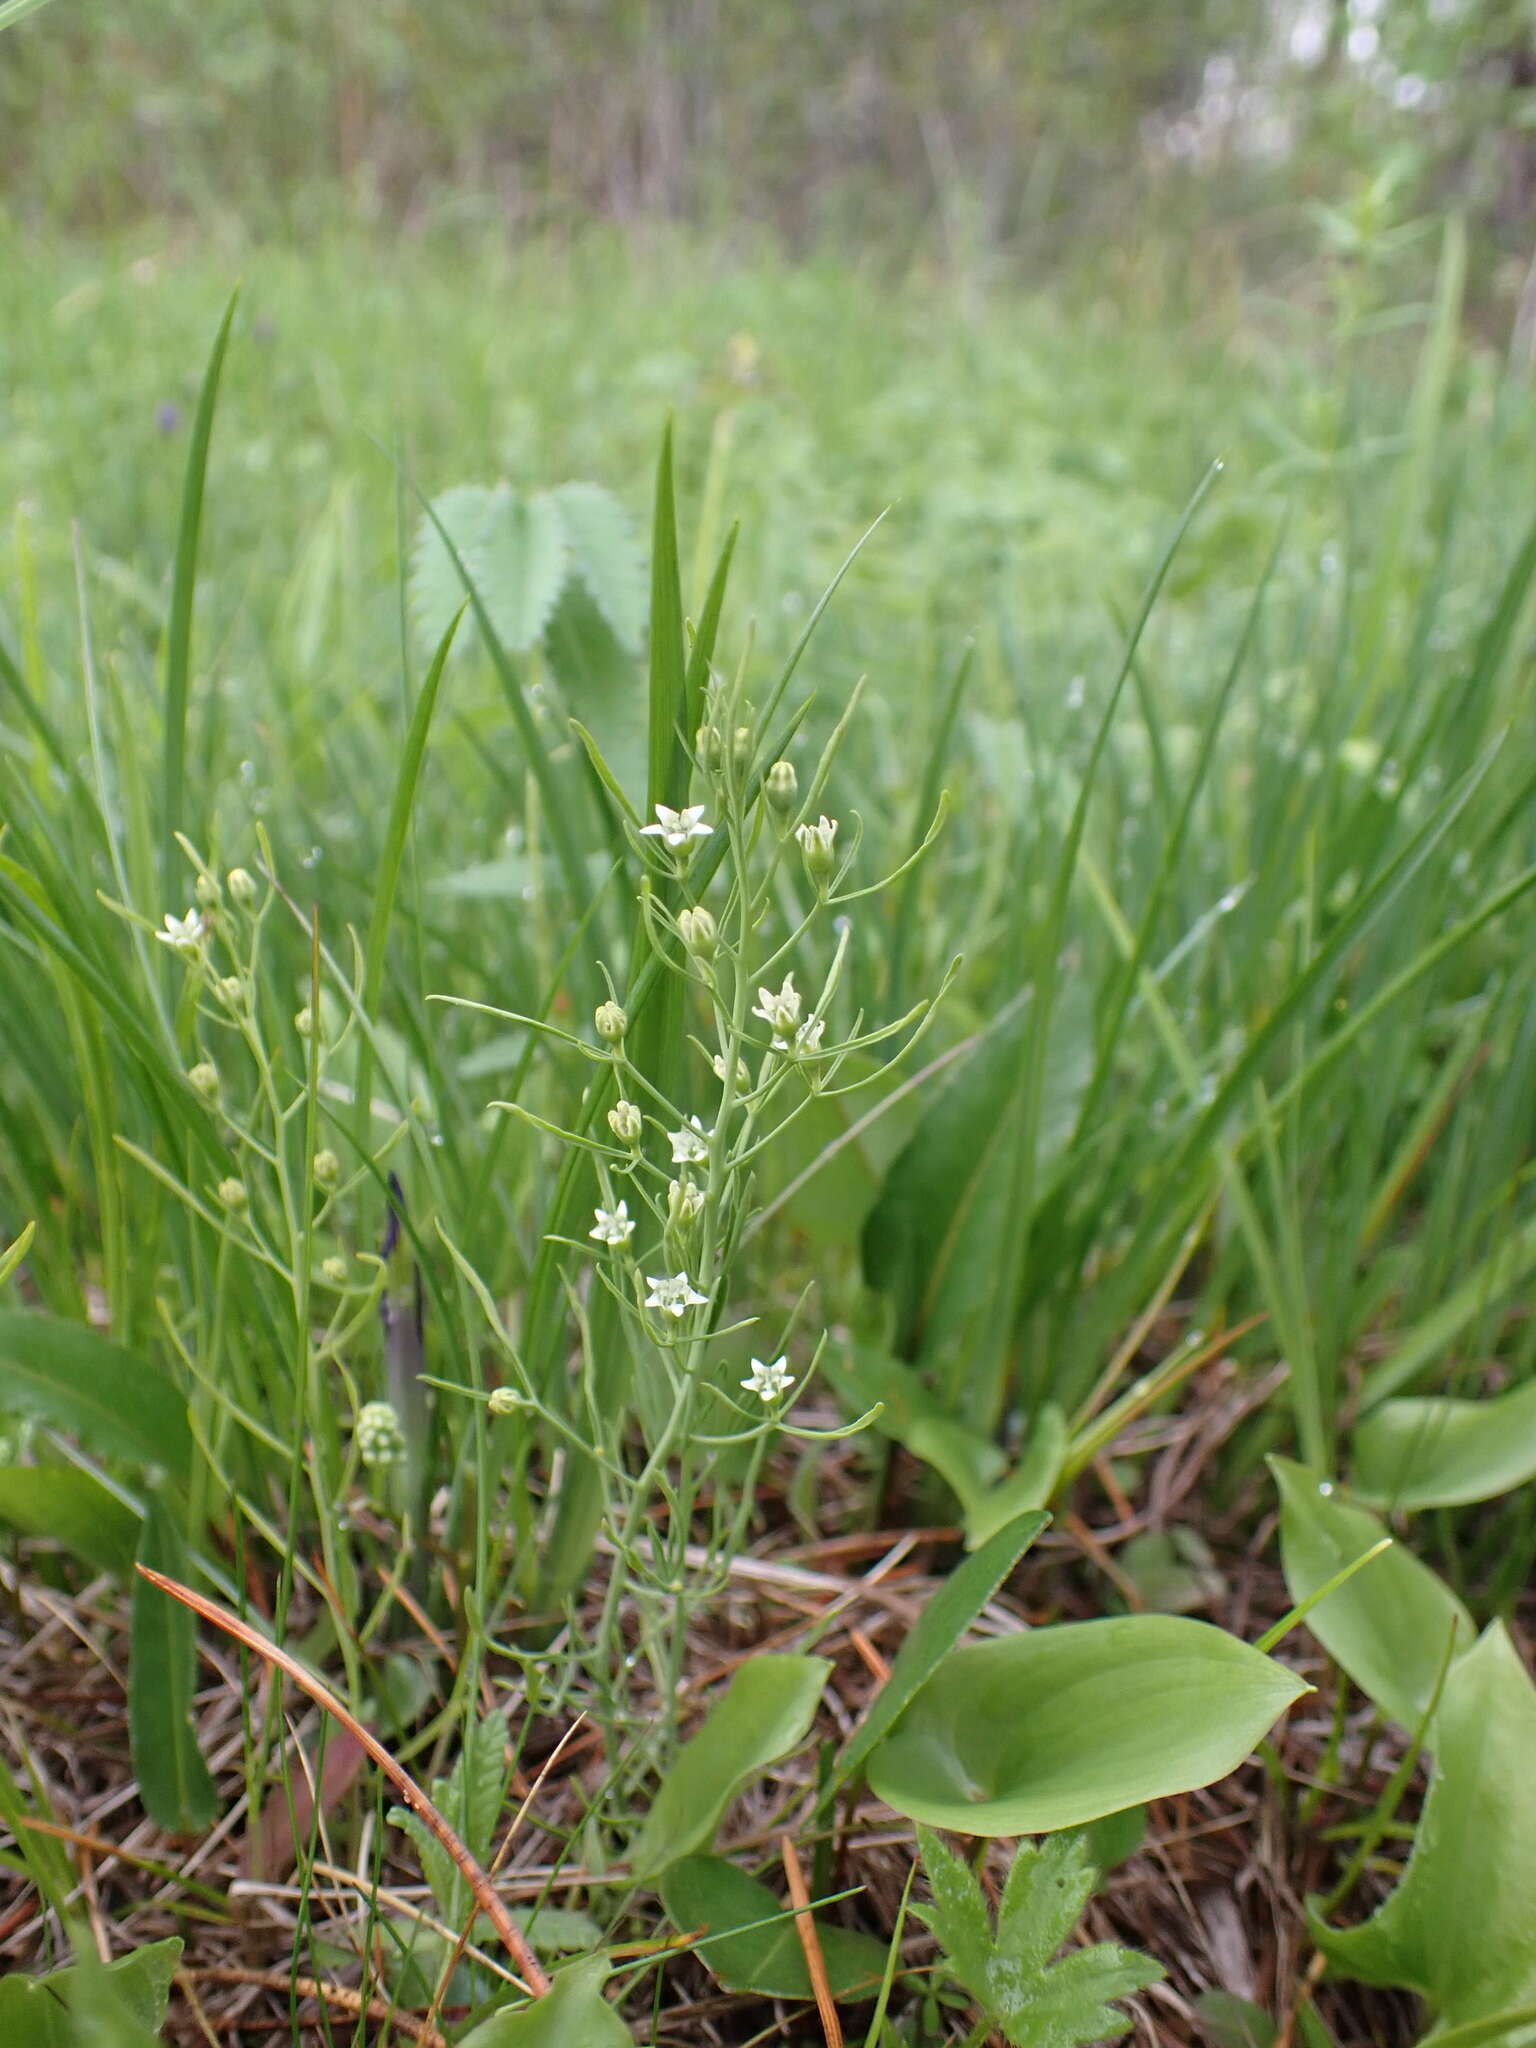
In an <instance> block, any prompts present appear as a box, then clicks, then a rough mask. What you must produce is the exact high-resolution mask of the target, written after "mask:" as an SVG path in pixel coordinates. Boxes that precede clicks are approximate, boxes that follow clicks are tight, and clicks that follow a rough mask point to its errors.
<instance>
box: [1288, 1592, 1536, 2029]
mask: <svg viewBox="0 0 1536 2048" xmlns="http://www.w3.org/2000/svg"><path fill="white" fill-rule="evenodd" d="M1533 1757H1536V1688H1533V1687H1532V1685H1531V1681H1530V1679H1529V1678H1527V1676H1526V1674H1525V1667H1524V1665H1523V1664H1522V1663H1521V1661H1520V1657H1519V1654H1518V1653H1517V1651H1516V1650H1515V1648H1514V1646H1513V1644H1512V1643H1511V1642H1510V1639H1509V1636H1508V1635H1507V1633H1506V1632H1505V1630H1504V1627H1503V1624H1502V1623H1500V1622H1495V1623H1494V1624H1493V1626H1492V1627H1491V1628H1490V1629H1488V1630H1487V1631H1486V1633H1485V1634H1484V1635H1483V1637H1482V1638H1481V1640H1480V1641H1479V1642H1478V1643H1476V1644H1475V1645H1474V1646H1473V1647H1472V1648H1471V1649H1470V1650H1468V1651H1467V1652H1466V1654H1465V1655H1464V1656H1462V1657H1460V1658H1458V1659H1457V1661H1456V1663H1455V1664H1453V1665H1452V1666H1451V1669H1450V1671H1449V1672H1448V1673H1447V1674H1446V1680H1445V1687H1444V1690H1443V1692H1442V1694H1441V1697H1440V1706H1439V1709H1438V1711H1437V1713H1436V1716H1435V1774H1434V1777H1433V1779H1432V1780H1431V1782H1430V1787H1429V1794H1428V1797H1427V1798H1426V1800H1425V1803H1424V1811H1423V1814H1422V1815H1421V1817H1420V1820H1419V1826H1418V1831H1417V1833H1416V1835H1415V1838H1414V1846H1413V1854H1412V1855H1411V1856H1410V1857H1409V1859H1408V1867H1407V1869H1406V1870H1405V1871H1404V1873H1403V1877H1402V1881H1401V1883H1400V1884H1399V1885H1398V1887H1397V1890H1396V1891H1395V1892H1393V1894H1392V1896H1391V1897H1390V1898H1389V1899H1388V1900H1387V1902H1386V1904H1385V1905H1384V1906H1382V1907H1381V1908H1380V1909H1379V1911H1377V1912H1376V1913H1374V1914H1373V1915H1372V1916H1371V1918H1370V1919H1369V1920H1366V1921H1364V1922H1363V1923H1362V1924H1361V1925H1360V1926H1358V1927H1349V1928H1344V1929H1340V1930H1334V1929H1332V1928H1329V1927H1327V1926H1325V1925H1323V1924H1322V1923H1321V1922H1320V1921H1319V1920H1318V1918H1317V1915H1316V1913H1315V1911H1312V1912H1311V1915H1310V1917H1311V1921H1312V1934H1313V1938H1314V1939H1315V1941H1316V1942H1317V1945H1318V1947H1319V1948H1320V1949H1321V1950H1322V1952H1323V1954H1324V1955H1326V1956H1327V1958H1328V1960H1329V1961H1330V1963H1332V1964H1333V1965H1334V1966H1335V1967H1336V1968H1337V1969H1339V1970H1341V1971H1343V1972H1344V1974H1345V1975H1346V1976H1350V1977H1357V1978H1359V1979H1360V1980H1361V1981H1362V1982H1364V1983H1367V1984H1397V1985H1402V1986H1404V1987H1406V1988H1407V1989H1409V1990H1412V1991H1417V1992H1419V1993H1420V1994H1421V1996H1423V1997H1425V1998H1427V1999H1429V2000H1430V2001H1431V2003H1432V2005H1433V2006H1434V2007H1435V2009H1436V2012H1437V2016H1438V2018H1439V2020H1440V2028H1437V2029H1435V2030H1434V2031H1433V2032H1431V2033H1430V2034H1429V2035H1428V2036H1427V2037H1426V2048H1428V2043H1429V2042H1432V2041H1438V2040H1439V2039H1441V2029H1442V2028H1443V2029H1444V2030H1446V2032H1447V2033H1449V2031H1450V2030H1451V2029H1454V2028H1459V2027H1471V2026H1473V2025H1474V2024H1475V2023H1476V2022H1477V2021H1479V2020H1484V2019H1488V2018H1490V2017H1492V2016H1493V2015H1496V2014H1499V2013H1502V2012H1504V2011H1505V2009H1506V2008H1509V2007H1520V2006H1523V2005H1526V2004H1528V2003H1529V2002H1530V2001H1531V2000H1532V1999H1536V1941H1533V1939H1532V1935H1531V1901H1532V1899H1533V1898H1536V1773H1533V1772H1532V1769H1531V1760H1532V1758H1533ZM1309 1910H1310V1909H1309ZM1498 2038H1500V2039H1504V2038H1506V2037H1505V2036H1503V2035H1500V2036H1499V2037H1498Z"/></svg>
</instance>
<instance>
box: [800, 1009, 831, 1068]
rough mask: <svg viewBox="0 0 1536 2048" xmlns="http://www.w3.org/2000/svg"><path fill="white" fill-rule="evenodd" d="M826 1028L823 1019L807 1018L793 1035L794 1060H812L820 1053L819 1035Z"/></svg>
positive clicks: (825, 1022) (825, 1021)
mask: <svg viewBox="0 0 1536 2048" xmlns="http://www.w3.org/2000/svg"><path fill="white" fill-rule="evenodd" d="M826 1028H827V1020H826V1019H825V1018H824V1017H807V1018H806V1020H805V1022H804V1023H803V1024H802V1025H801V1026H800V1028H799V1030H798V1031H797V1032H796V1033H795V1048H794V1049H795V1058H796V1059H800V1060H808V1059H814V1058H815V1056H816V1055H817V1053H819V1052H820V1051H821V1034H822V1033H823V1032H824V1031H825V1030H826Z"/></svg>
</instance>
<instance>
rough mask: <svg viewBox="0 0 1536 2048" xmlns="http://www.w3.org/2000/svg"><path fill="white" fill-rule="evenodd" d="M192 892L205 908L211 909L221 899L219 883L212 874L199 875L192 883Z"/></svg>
mask: <svg viewBox="0 0 1536 2048" xmlns="http://www.w3.org/2000/svg"><path fill="white" fill-rule="evenodd" d="M192 894H193V895H194V896H195V897H196V898H197V900H198V902H199V903H201V904H202V906H203V908H204V909H205V910H210V909H212V907H213V905H214V904H215V903H217V902H218V900H219V885H218V883H217V882H216V881H215V880H214V878H213V876H212V875H199V876H198V878H197V880H196V881H195V882H194V883H193V884H192Z"/></svg>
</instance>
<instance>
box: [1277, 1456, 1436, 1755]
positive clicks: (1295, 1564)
mask: <svg viewBox="0 0 1536 2048" xmlns="http://www.w3.org/2000/svg"><path fill="white" fill-rule="evenodd" d="M1269 1467H1270V1470H1271V1471H1272V1472H1273V1474H1274V1476H1275V1483H1276V1485H1277V1486H1278V1487H1279V1489H1280V1560H1281V1563H1282V1564H1283V1566H1284V1568H1285V1583H1286V1586H1287V1587H1288V1589H1289V1591H1290V1595H1291V1598H1292V1600H1294V1601H1295V1602H1296V1603H1297V1604H1298V1605H1300V1603H1301V1602H1302V1601H1304V1600H1307V1599H1310V1597H1311V1596H1312V1595H1313V1594H1314V1593H1315V1592H1316V1591H1317V1589H1318V1588H1319V1587H1320V1586H1326V1585H1327V1583H1328V1581H1329V1580H1330V1579H1332V1578H1334V1577H1335V1576H1336V1575H1337V1574H1338V1573H1339V1572H1341V1571H1343V1570H1344V1569H1345V1568H1346V1567H1347V1566H1349V1565H1351V1564H1353V1563H1354V1562H1355V1560H1356V1559H1357V1558H1359V1557H1362V1556H1363V1555H1364V1554H1365V1552H1366V1551H1368V1550H1369V1549H1371V1548H1372V1547H1373V1545H1375V1544H1377V1543H1379V1542H1380V1541H1381V1539H1382V1537H1383V1536H1385V1535H1386V1533H1387V1531H1386V1530H1385V1529H1384V1528H1383V1527H1382V1525H1381V1523H1380V1522H1379V1521H1378V1520H1377V1519H1376V1517H1375V1516H1374V1515H1372V1514H1368V1513H1367V1512H1366V1510H1365V1509H1364V1508H1358V1507H1355V1506H1353V1505H1352V1504H1351V1503H1350V1502H1349V1501H1347V1500H1345V1499H1344V1498H1343V1497H1342V1496H1341V1495H1340V1494H1339V1493H1338V1491H1337V1490H1336V1489H1335V1488H1334V1487H1333V1486H1332V1485H1331V1483H1330V1482H1328V1481H1326V1480H1319V1479H1317V1478H1315V1477H1314V1476H1313V1474H1312V1473H1310V1472H1308V1471H1307V1470H1306V1468H1305V1467H1304V1466H1301V1465H1296V1464H1293V1463H1292V1462H1291V1460H1290V1459H1288V1458H1271V1459H1270V1461H1269ZM1307 1627H1308V1628H1309V1629H1310V1630H1311V1631H1312V1633H1313V1635H1315V1636H1316V1637H1317V1640H1318V1641H1319V1642H1320V1643H1321V1644H1322V1646H1323V1648H1324V1649H1325V1650H1326V1651H1327V1652H1328V1654H1329V1656H1330V1657H1331V1658H1332V1659H1333V1661H1334V1662H1335V1663H1336V1664H1337V1665H1338V1666H1339V1668H1340V1669H1341V1670H1342V1671H1344V1672H1345V1673H1347V1675H1348V1676H1349V1677H1350V1678H1352V1679H1353V1680H1354V1682H1355V1684H1356V1685H1358V1686H1359V1688H1360V1690H1361V1691H1362V1692H1363V1693H1365V1694H1366V1696H1367V1697H1368V1698H1369V1699H1372V1700H1374V1701H1375V1703H1376V1704H1377V1706H1379V1707H1380V1708H1381V1710H1382V1712H1383V1713H1384V1714H1390V1715H1391V1716H1392V1718H1393V1720H1394V1721H1396V1722H1398V1723H1399V1724H1400V1725H1401V1726H1402V1727H1404V1728H1407V1729H1410V1730H1411V1729H1415V1728H1417V1727H1418V1725H1419V1723H1420V1721H1421V1720H1422V1719H1423V1717H1424V1715H1425V1713H1426V1712H1427V1711H1428V1708H1429V1704H1430V1702H1431V1700H1432V1699H1433V1698H1434V1693H1435V1687H1436V1686H1437V1685H1438V1684H1439V1682H1440V1671H1441V1666H1442V1664H1443V1663H1444V1660H1445V1652H1446V1645H1447V1643H1448V1642H1449V1641H1450V1640H1451V1637H1452V1635H1453V1633H1454V1635H1455V1638H1456V1641H1457V1644H1458V1645H1459V1648H1460V1649H1461V1650H1464V1649H1467V1648H1470V1647H1471V1644H1472V1642H1473V1640H1474V1638H1475V1636H1476V1630H1475V1629H1474V1628H1473V1626H1472V1617H1471V1615H1469V1614H1468V1612H1467V1610H1466V1608H1465V1607H1463V1606H1462V1604H1461V1602H1460V1601H1459V1600H1458V1599H1457V1598H1456V1595H1455V1594H1454V1593H1453V1592H1452V1591H1451V1589H1450V1587H1449V1586H1447V1585H1446V1584H1445V1583H1444V1581H1443V1580H1441V1579H1438V1578H1437V1577H1436V1576H1435V1574H1434V1573H1433V1572H1432V1571H1431V1570H1430V1569H1429V1567H1428V1566H1427V1565H1423V1564H1421V1563H1420V1562H1419V1560H1418V1559H1417V1558H1416V1557H1415V1556H1414V1555H1413V1554H1412V1552H1411V1551H1409V1550H1407V1549H1406V1548H1405V1547H1404V1546H1403V1545H1402V1544H1401V1543H1394V1544H1393V1546H1392V1548H1391V1549H1390V1550H1387V1551H1383V1553H1382V1554H1381V1556H1380V1557H1377V1558H1373V1559H1372V1561H1371V1562H1370V1563H1369V1564H1368V1565H1366V1566H1365V1567H1364V1568H1363V1570H1361V1571H1359V1572H1357V1573H1356V1574H1355V1576H1354V1577H1353V1578H1351V1579H1349V1580H1347V1581H1346V1582H1345V1584H1344V1585H1342V1586H1340V1587H1339V1589H1338V1591H1337V1592H1335V1593H1330V1594H1329V1595H1328V1597H1327V1598H1326V1599H1325V1600H1320V1601H1319V1602H1318V1603H1317V1605H1316V1606H1315V1607H1314V1608H1312V1609H1311V1611H1310V1612H1309V1613H1308V1615H1307ZM1458 1654H1459V1652H1458Z"/></svg>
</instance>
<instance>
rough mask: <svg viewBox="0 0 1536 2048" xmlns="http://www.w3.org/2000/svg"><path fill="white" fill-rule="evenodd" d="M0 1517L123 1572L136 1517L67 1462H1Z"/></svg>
mask: <svg viewBox="0 0 1536 2048" xmlns="http://www.w3.org/2000/svg"><path fill="white" fill-rule="evenodd" d="M0 1522H8V1523H9V1524H10V1526H11V1527H12V1528H13V1529H19V1530H21V1531H22V1533H23V1534H24V1535H27V1536H41V1537H45V1538H47V1540H48V1541H50V1542H52V1543H58V1544H61V1545H62V1546H63V1548H64V1549H65V1550H67V1551H69V1552H70V1553H71V1555H72V1556H75V1557H80V1558H84V1560H85V1561H86V1563H87V1564H91V1565H95V1566H96V1567H97V1568H98V1569H99V1570H101V1571H104V1572H128V1571H130V1570H132V1568H133V1553H134V1550H135V1548H136V1546H137V1544H138V1540H139V1518H138V1516H137V1515H136V1514H135V1513H134V1512H133V1510H132V1508H128V1507H125V1506H124V1505H123V1503H122V1502H121V1501H120V1500H119V1499H118V1498H117V1496H116V1494H114V1493H109V1492H108V1490H107V1489H106V1487H104V1486H103V1485H102V1484H101V1482H100V1480H98V1479H93V1478H92V1477H91V1475H90V1473H89V1472H80V1471H77V1470H76V1469H75V1468H74V1467H73V1466H72V1465H4V1466H0Z"/></svg>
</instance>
